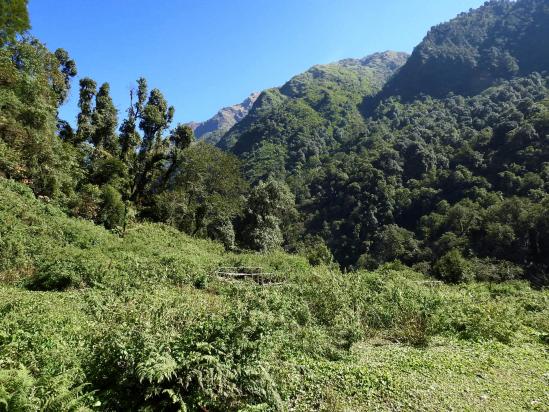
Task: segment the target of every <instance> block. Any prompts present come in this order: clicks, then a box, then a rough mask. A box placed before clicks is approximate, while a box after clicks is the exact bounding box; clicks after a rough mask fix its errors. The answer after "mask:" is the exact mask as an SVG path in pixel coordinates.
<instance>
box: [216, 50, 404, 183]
mask: <svg viewBox="0 0 549 412" xmlns="http://www.w3.org/2000/svg"><path fill="white" fill-rule="evenodd" d="M406 58H407V55H406V54H405V53H398V52H384V53H377V54H374V55H371V56H368V57H366V58H363V59H346V60H343V61H340V62H337V63H333V64H327V65H318V66H314V67H312V68H311V69H309V70H308V71H306V72H305V73H302V74H300V75H297V76H295V77H294V78H292V79H291V80H290V81H289V82H287V83H286V84H284V85H283V86H282V87H280V88H274V89H269V90H266V91H264V92H263V93H262V94H261V95H260V97H259V98H258V100H257V102H256V103H255V104H254V106H253V108H252V110H251V111H250V113H249V114H248V116H246V117H245V118H244V120H242V121H241V122H240V123H238V124H237V125H236V126H235V127H233V128H232V129H231V130H230V131H229V132H228V133H227V134H226V135H225V136H223V138H222V139H221V141H220V142H219V144H218V146H219V147H221V148H223V149H225V150H230V151H231V152H233V153H235V154H238V155H239V156H241V157H242V158H243V159H244V161H245V164H246V166H245V167H246V168H247V171H248V177H249V178H250V179H252V180H257V179H260V178H264V177H266V176H268V175H273V176H275V177H277V178H284V177H286V176H287V175H289V174H291V173H293V172H294V171H295V170H297V169H300V168H302V167H303V166H304V165H305V164H306V163H307V162H308V161H309V159H311V158H317V157H318V156H319V155H321V154H323V153H327V152H328V151H330V150H332V149H333V148H336V147H338V146H339V145H340V144H341V143H342V142H343V141H344V140H345V139H346V137H347V136H350V135H353V134H355V133H357V132H358V131H359V130H361V128H362V127H363V118H362V116H361V115H360V113H359V111H358V109H357V107H358V104H359V103H360V102H361V100H362V98H363V97H364V96H366V95H372V94H374V93H376V92H378V91H379V90H380V89H381V87H382V85H383V84H384V82H385V81H386V80H387V79H388V78H389V77H390V76H391V75H392V74H393V73H394V72H395V70H397V69H398V68H399V67H400V66H401V65H402V64H403V63H404V62H405V61H406ZM256 164H257V165H258V167H257V168H254V165H256Z"/></svg>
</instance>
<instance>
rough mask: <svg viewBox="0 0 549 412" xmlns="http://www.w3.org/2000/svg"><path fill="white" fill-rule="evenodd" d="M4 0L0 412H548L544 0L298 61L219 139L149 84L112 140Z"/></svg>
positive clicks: (71, 67)
mask: <svg viewBox="0 0 549 412" xmlns="http://www.w3.org/2000/svg"><path fill="white" fill-rule="evenodd" d="M0 7H1V8H0V411H91V410H107V411H127V410H131V411H133V410H137V411H156V410H159V411H175V410H177V411H248V412H251V411H285V410H292V411H311V410H323V411H349V410H386V411H394V410H426V411H440V410H454V409H459V410H461V409H463V410H493V411H517V410H534V411H536V410H539V411H543V410H546V409H547V405H548V404H549V397H548V393H547V386H548V385H549V380H548V372H547V371H548V370H549V357H548V352H547V344H548V343H549V291H548V290H547V289H546V288H545V287H546V286H547V284H549V260H548V259H549V257H548V256H549V255H548V253H547V251H549V196H548V193H549V152H548V150H549V140H548V139H549V103H548V102H549V78H548V77H547V75H546V74H545V73H543V71H544V70H547V69H548V68H549V63H548V61H547V55H546V49H543V50H542V48H541V47H539V45H540V44H542V43H541V42H539V41H537V40H536V39H539V38H540V36H541V38H543V39H545V38H546V37H548V36H545V37H543V36H544V34H547V33H546V32H547V29H548V28H549V24H548V23H547V15H548V12H549V9H548V8H547V6H546V5H545V4H544V2H542V1H540V0H520V1H517V2H509V1H503V0H502V1H491V2H488V3H487V4H486V5H485V6H484V7H482V8H481V9H479V10H477V11H472V12H470V13H467V14H463V15H460V16H458V18H457V19H455V20H453V21H451V22H449V23H446V24H445V25H442V26H439V27H437V28H435V29H433V30H432V31H431V32H430V33H429V34H428V36H427V37H426V39H425V41H424V42H423V43H422V44H421V45H420V46H418V48H416V51H415V52H414V55H413V56H412V57H411V58H410V60H409V61H408V63H406V65H404V66H403V67H402V69H400V70H398V69H399V67H401V66H402V65H403V64H404V60H405V59H406V57H407V56H405V55H404V54H401V53H394V52H385V53H379V54H375V55H372V56H370V57H367V58H365V59H361V60H353V59H349V60H343V61H340V62H338V63H334V64H330V65H324V66H315V67H313V68H311V69H310V70H308V71H307V72H305V73H303V74H301V75H298V76H296V77H294V78H293V79H291V80H290V81H289V82H288V83H286V84H285V85H284V86H282V87H281V88H277V89H270V90H267V91H265V92H263V93H262V94H261V96H260V97H259V98H258V100H257V101H256V102H255V104H254V106H253V108H252V109H251V111H250V113H249V114H248V115H247V116H246V117H245V118H244V119H243V120H242V121H241V122H240V123H237V124H236V125H235V126H234V127H233V128H232V129H231V130H229V131H228V133H226V134H225V135H224V136H223V137H222V139H221V140H220V142H219V147H213V146H211V145H208V144H206V143H204V142H199V143H195V142H194V136H193V132H192V129H190V127H188V126H185V125H173V124H172V120H173V115H174V111H175V109H174V108H173V107H172V106H170V105H169V103H168V102H167V101H166V99H165V98H164V96H163V94H162V92H161V91H160V90H158V89H154V88H153V89H152V90H149V87H148V85H147V81H146V80H145V79H144V78H140V79H138V80H137V84H136V87H135V89H134V90H132V91H131V92H130V96H129V97H130V98H129V106H128V109H127V111H126V113H125V115H124V116H123V117H124V118H123V121H122V123H121V124H120V125H119V124H118V112H117V109H116V107H115V105H114V104H113V101H112V99H111V97H110V86H109V84H108V83H104V84H101V85H99V87H98V84H97V83H96V82H95V81H94V80H93V79H91V78H87V77H84V78H82V79H81V80H80V83H79V86H80V89H79V108H80V113H79V115H78V119H77V124H76V128H75V129H73V128H72V127H71V125H70V124H69V123H68V122H66V121H64V120H63V119H60V118H59V117H58V109H59V107H60V105H61V104H62V103H63V102H64V101H65V100H66V97H67V95H68V92H69V88H70V81H71V78H72V77H74V76H75V75H76V64H75V62H74V61H73V60H71V58H70V57H69V54H68V53H67V52H66V51H65V50H63V49H58V50H56V51H55V52H54V53H52V52H50V51H48V50H47V48H46V47H45V46H44V45H42V44H41V43H40V42H39V41H38V40H36V39H33V38H31V37H29V36H27V35H26V34H25V33H24V31H25V30H26V29H27V28H28V27H29V22H28V17H27V14H26V1H1V0H0ZM471 27H475V28H477V30H474V31H472V30H470V28H471ZM532 46H537V47H536V48H535V50H533V49H532ZM456 56H459V59H456ZM486 59H488V60H486ZM411 73H412V74H411ZM414 73H415V74H414ZM540 73H541V74H540ZM391 76H392V77H391ZM414 76H415V77H414ZM389 78H391V80H389V82H388V83H387V84H386V86H385V87H384V84H385V82H386V81H387V80H388V79H389ZM416 78H417V79H420V80H421V81H419V80H418V81H415V80H410V79H416ZM464 79H465V80H466V81H465V80H464ZM474 80H478V82H473V81H474ZM480 80H482V81H480ZM471 82H473V83H475V84H471ZM443 86H444V87H443ZM378 92H379V93H378ZM421 92H424V93H429V94H430V95H424V96H420V97H418V98H416V97H417V95H418V94H419V93H421ZM448 92H451V93H450V94H447V93H448ZM376 93H377V94H376ZM457 93H461V94H463V95H465V96H466V97H464V96H460V95H458V94H457ZM397 94H400V95H401V96H402V98H399V97H397V96H396V95H397ZM288 252H293V253H294V254H289V253H288ZM220 268H231V269H230V273H229V274H228V273H227V272H225V271H222V270H220ZM253 268H256V269H253ZM257 268H260V269H257ZM221 272H222V273H223V274H224V275H225V277H223V276H220V275H221V274H222V273H221ZM233 272H234V273H233ZM256 272H261V276H262V280H261V281H257V273H256ZM230 274H232V275H237V276H240V278H238V279H240V280H237V279H236V277H235V276H233V278H231V277H229V276H228V275H230ZM244 275H247V276H244ZM254 276H256V278H255V279H256V280H253V279H254ZM434 279H438V280H434Z"/></svg>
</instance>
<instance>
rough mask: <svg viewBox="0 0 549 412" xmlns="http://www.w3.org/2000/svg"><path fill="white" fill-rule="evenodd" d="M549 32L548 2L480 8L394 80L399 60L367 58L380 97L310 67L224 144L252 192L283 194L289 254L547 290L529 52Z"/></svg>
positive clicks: (538, 95) (541, 83)
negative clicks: (267, 185) (524, 282)
mask: <svg viewBox="0 0 549 412" xmlns="http://www.w3.org/2000/svg"><path fill="white" fill-rule="evenodd" d="M548 19H549V8H548V6H547V4H546V2H544V1H519V2H508V1H492V2H487V3H486V4H485V5H484V6H483V7H481V8H479V9H478V10H474V11H471V12H470V13H463V14H461V15H460V16H458V17H457V18H455V19H454V20H452V21H450V22H448V23H444V24H441V25H439V26H436V27H435V28H433V29H432V30H431V31H430V32H429V33H428V34H427V36H426V38H425V39H424V41H423V42H422V43H421V44H420V45H418V46H417V47H416V49H415V50H414V52H413V53H412V55H411V56H410V58H409V59H408V60H407V61H406V63H405V64H404V65H403V66H402V67H401V68H400V69H399V70H398V71H397V73H396V74H395V75H394V76H392V77H391V76H390V75H391V70H396V69H398V68H399V67H400V66H401V65H402V63H403V62H404V59H405V57H404V56H403V55H401V54H395V53H384V54H381V55H374V56H372V57H370V58H366V59H364V60H363V61H361V62H360V63H362V64H363V66H361V68H362V67H363V69H362V70H368V69H369V70H374V73H377V74H378V75H377V78H378V79H380V80H381V81H383V79H384V78H387V77H390V79H389V81H388V83H387V84H386V86H385V87H383V89H382V91H381V92H379V93H378V94H375V90H376V88H375V87H374V88H373V91H374V93H372V89H370V90H368V89H367V88H360V87H358V86H357V83H354V84H353V81H352V79H353V76H352V74H350V73H349V72H348V71H347V70H346V69H343V68H339V66H338V65H335V66H326V68H323V67H321V68H313V69H311V70H310V71H308V72H306V73H305V74H303V75H300V76H297V77H296V78H294V79H292V80H291V81H290V82H288V83H287V84H286V85H284V86H283V87H282V88H281V89H280V91H278V90H276V89H275V90H269V91H267V92H264V93H263V94H262V95H261V96H260V98H259V99H258V103H256V104H255V105H254V108H253V109H252V111H251V112H250V114H249V115H248V117H247V118H246V119H244V120H243V121H242V122H241V123H239V124H237V125H236V126H235V127H233V129H232V130H231V131H229V132H228V133H227V134H226V135H225V137H224V138H223V140H222V141H221V142H220V144H219V147H221V148H223V149H230V151H231V152H233V153H235V154H236V155H238V156H239V157H240V158H241V159H242V160H243V162H244V170H245V175H246V177H247V178H248V179H251V181H252V182H254V181H258V180H261V179H264V178H265V177H266V176H275V177H276V178H278V179H283V180H285V181H286V183H287V184H288V185H289V186H290V188H291V190H292V192H293V193H294V194H295V196H296V204H297V207H298V210H299V212H300V219H299V223H297V224H296V226H299V227H300V229H298V230H297V232H292V234H291V235H289V236H288V238H287V239H286V246H287V248H288V249H289V250H297V249H299V248H301V249H303V248H306V249H312V250H315V249H319V248H320V249H322V248H324V247H326V245H327V247H328V248H329V250H330V251H331V253H332V254H333V256H334V258H335V260H336V261H337V262H338V263H339V264H341V265H343V266H344V267H355V268H356V267H367V268H375V267H377V266H378V265H379V264H382V263H384V262H390V261H393V260H399V261H401V262H403V263H406V264H408V265H415V267H416V268H417V269H418V270H421V271H424V272H425V273H430V274H432V275H434V276H437V277H439V278H443V279H446V280H451V281H461V280H465V279H466V278H474V277H477V278H484V279H487V278H490V279H492V280H497V279H498V278H500V277H502V276H503V277H508V278H514V277H518V278H527V279H530V280H532V281H533V282H536V283H537V284H547V282H548V281H549V278H548V273H549V272H548V270H549V261H548V260H547V258H546V253H545V251H546V250H549V232H548V230H547V229H548V227H549V223H548V220H547V216H548V215H549V213H548V209H547V207H548V203H547V202H548V200H547V191H548V187H549V186H548V185H549V180H548V177H549V176H548V174H547V173H548V169H547V168H548V167H549V163H548V162H549V148H548V143H549V141H548V129H547V125H548V124H549V123H548V122H549V120H548V119H549V100H548V98H549V95H548V94H547V92H548V89H547V87H548V83H547V80H548V78H547V77H546V74H544V73H545V71H546V70H547V69H548V68H549V60H548V59H547V56H546V50H545V49H543V48H539V47H537V48H535V52H534V51H532V52H531V51H530V49H531V45H533V44H537V43H540V42H543V41H544V40H543V39H545V38H546V37H547V36H545V33H546V32H547V30H548V27H549V20H548ZM472 27H474V28H475V29H474V30H472V29H471V28H472ZM542 49H543V50H542ZM526 54H527V56H528V57H527V58H526V57H525V55H526ZM494 56H495V57H494ZM498 56H499V57H498ZM490 59H492V60H490ZM494 59H495V60H494ZM485 60H486V61H485ZM372 61H374V62H375V63H376V64H375V65H374V67H369V65H370V64H371V62H372ZM518 62H520V65H519V63H518ZM505 65H509V66H512V67H513V70H506V69H504V66H505ZM346 66H347V65H343V67H346ZM352 67H354V66H352ZM505 67H507V66H505ZM335 68H337V70H336V69H335ZM318 71H320V74H316V73H317V72H318ZM440 76H443V77H440ZM475 81H479V82H480V81H482V82H481V83H479V84H474V85H472V84H469V83H468V82H475ZM373 84H374V85H376V84H379V82H378V83H376V82H373ZM319 90H320V91H321V92H319ZM420 95H421V96H420ZM277 96H283V97H284V98H285V99H283V100H281V98H280V97H277ZM361 96H362V97H361ZM413 96H417V100H414V99H413ZM361 98H362V99H363V100H362V103H361V104H357V102H358V101H359V100H360V99H361ZM296 107H297V108H300V109H299V110H298V111H296ZM349 107H351V108H349ZM357 108H360V110H361V111H362V114H363V115H364V117H362V116H360V115H358V113H359V112H358V109H357ZM229 143H230V144H229ZM296 233H297V236H298V237H299V238H300V239H303V234H304V233H305V234H306V235H307V239H309V240H310V241H309V242H308V244H307V245H298V244H297V243H299V242H296V240H295V239H293V238H292V237H291V236H295V234H296ZM301 243H302V242H301ZM504 274H505V275H504Z"/></svg>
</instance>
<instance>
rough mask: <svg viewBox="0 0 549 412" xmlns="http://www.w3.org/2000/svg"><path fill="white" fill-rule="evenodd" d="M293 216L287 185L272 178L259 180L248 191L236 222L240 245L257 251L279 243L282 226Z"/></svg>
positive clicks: (281, 236)
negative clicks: (243, 210)
mask: <svg viewBox="0 0 549 412" xmlns="http://www.w3.org/2000/svg"><path fill="white" fill-rule="evenodd" d="M294 216H295V209H294V197H293V196H292V194H291V193H290V190H289V188H288V186H286V185H285V184H284V183H280V182H278V181H276V180H274V179H272V178H270V179H268V180H267V181H265V182H263V181H261V182H259V184H257V185H256V186H255V187H253V188H252V190H251V191H250V195H249V196H248V199H247V201H246V205H245V212H244V216H243V217H242V220H241V221H240V222H239V224H238V233H239V236H240V243H241V245H242V246H244V247H246V248H248V249H252V250H259V251H269V250H273V249H276V248H278V247H280V246H282V243H283V240H284V238H283V229H284V227H285V226H286V227H287V226H288V224H289V223H291V219H292V218H293V217H294Z"/></svg>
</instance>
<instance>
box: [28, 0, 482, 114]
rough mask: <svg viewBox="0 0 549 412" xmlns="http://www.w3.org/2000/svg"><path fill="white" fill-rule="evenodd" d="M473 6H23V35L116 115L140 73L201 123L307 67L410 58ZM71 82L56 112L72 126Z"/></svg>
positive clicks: (140, 1) (437, 1) (237, 2)
mask: <svg viewBox="0 0 549 412" xmlns="http://www.w3.org/2000/svg"><path fill="white" fill-rule="evenodd" d="M483 2H484V1H483V0H459V1H456V0H95V1H90V0H30V2H29V10H30V18H31V24H32V30H31V33H32V34H33V35H35V36H36V37H38V38H39V39H40V40H42V41H43V42H45V43H46V44H47V45H48V47H49V48H50V49H56V48H58V47H63V48H65V49H66V50H67V51H68V52H69V53H70V55H71V56H72V57H73V58H74V59H75V60H76V63H77V66H78V72H79V77H80V76H89V77H92V78H93V79H95V80H96V81H97V82H98V83H102V82H109V83H110V85H111V90H112V95H113V99H114V102H115V105H116V106H117V108H118V109H119V111H120V112H122V114H123V112H124V111H125V110H126V108H127V106H128V91H129V89H130V87H131V85H132V83H133V82H134V81H135V79H137V78H138V77H140V76H144V77H146V78H147V80H148V82H149V86H150V87H157V88H159V89H160V90H161V91H162V92H163V93H164V95H165V96H166V98H167V100H168V102H169V103H170V104H172V105H174V106H175V108H176V114H175V121H177V122H184V121H189V120H205V119H207V118H209V117H210V116H212V115H213V114H214V113H215V112H216V111H217V110H218V109H219V108H221V107H223V106H227V105H231V104H234V103H238V102H240V101H242V100H243V99H244V98H245V97H246V96H247V95H248V94H249V93H250V92H252V91H261V90H263V89H266V88H269V87H273V86H279V85H281V84H283V83H284V82H285V81H286V80H288V79H289V78H290V77H292V76H293V75H295V74H298V73H300V72H302V71H304V70H306V69H307V68H308V67H310V66H312V65H314V64H319V63H329V62H332V61H335V60H339V59H343V58H347V57H363V56H366V55H368V54H370V53H373V52H376V51H384V50H398V51H406V52H411V51H412V49H413V47H414V46H415V45H416V44H417V43H419V42H420V41H421V39H422V38H423V36H424V35H425V33H426V32H427V30H428V29H429V28H430V27H431V26H433V25H435V24H437V23H440V22H443V21H446V20H449V19H450V18H452V17H454V16H455V15H456V14H458V13H459V12H461V11H467V10H468V9H469V8H472V7H473V8H474V7H478V6H480V5H481V4H482V3H483ZM77 100H78V80H76V81H74V82H73V88H72V91H71V96H70V98H69V101H68V102H67V103H66V105H65V106H64V107H63V108H62V110H61V116H62V117H64V118H65V119H67V120H69V121H71V122H74V118H75V116H76V114H77V106H76V104H77Z"/></svg>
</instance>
